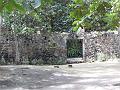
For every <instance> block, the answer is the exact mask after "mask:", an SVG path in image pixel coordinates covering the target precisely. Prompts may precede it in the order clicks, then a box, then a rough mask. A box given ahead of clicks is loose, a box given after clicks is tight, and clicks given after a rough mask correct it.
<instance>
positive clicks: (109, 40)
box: [0, 29, 120, 65]
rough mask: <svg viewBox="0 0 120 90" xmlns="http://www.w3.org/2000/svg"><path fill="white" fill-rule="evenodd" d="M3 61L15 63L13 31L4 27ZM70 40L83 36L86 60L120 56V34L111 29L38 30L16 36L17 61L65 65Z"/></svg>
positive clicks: (0, 45) (0, 49)
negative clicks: (73, 31)
mask: <svg viewBox="0 0 120 90" xmlns="http://www.w3.org/2000/svg"><path fill="white" fill-rule="evenodd" d="M1 32H2V33H1V41H0V64H16V63H15V61H16V60H15V59H16V58H15V57H16V46H15V38H14V36H13V33H11V31H9V30H6V29H5V30H1ZM67 39H83V46H84V47H83V54H84V55H83V57H82V58H83V60H84V61H87V62H92V61H106V60H108V59H110V58H119V56H120V55H119V43H118V41H119V35H118V34H116V33H111V32H91V33H87V32H84V30H81V32H76V33H65V32H63V33H60V32H54V33H49V32H43V31H42V32H39V34H37V33H35V34H21V35H20V34H19V35H17V41H18V51H19V54H20V56H19V58H20V60H19V62H18V64H38V65H39V64H65V63H66V62H67V61H66V60H67V46H66V42H67Z"/></svg>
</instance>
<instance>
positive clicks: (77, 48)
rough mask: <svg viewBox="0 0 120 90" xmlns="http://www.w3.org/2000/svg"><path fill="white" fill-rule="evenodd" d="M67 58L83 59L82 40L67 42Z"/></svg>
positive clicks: (69, 40)
mask: <svg viewBox="0 0 120 90" xmlns="http://www.w3.org/2000/svg"><path fill="white" fill-rule="evenodd" d="M67 57H68V58H82V57H83V39H68V40H67Z"/></svg>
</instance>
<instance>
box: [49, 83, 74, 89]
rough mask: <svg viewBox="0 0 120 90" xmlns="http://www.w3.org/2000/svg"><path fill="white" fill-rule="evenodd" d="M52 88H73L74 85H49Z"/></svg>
mask: <svg viewBox="0 0 120 90" xmlns="http://www.w3.org/2000/svg"><path fill="white" fill-rule="evenodd" d="M50 87H52V88H56V89H57V88H58V89H60V88H61V89H65V88H74V87H75V85H74V84H64V85H59V86H50Z"/></svg>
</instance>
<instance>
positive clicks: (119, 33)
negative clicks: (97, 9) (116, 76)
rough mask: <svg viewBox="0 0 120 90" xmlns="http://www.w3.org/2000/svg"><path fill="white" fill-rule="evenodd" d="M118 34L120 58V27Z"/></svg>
mask: <svg viewBox="0 0 120 90" xmlns="http://www.w3.org/2000/svg"><path fill="white" fill-rule="evenodd" d="M118 35H119V39H118V42H119V47H118V48H119V58H120V27H119V28H118Z"/></svg>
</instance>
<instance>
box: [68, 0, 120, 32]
mask: <svg viewBox="0 0 120 90" xmlns="http://www.w3.org/2000/svg"><path fill="white" fill-rule="evenodd" d="M70 7H71V8H72V11H71V13H70V16H71V17H72V18H74V19H75V21H74V22H73V25H74V28H73V30H74V31H76V30H78V28H79V27H82V28H84V29H85V30H90V31H91V30H99V31H100V30H109V29H115V28H117V27H119V22H120V1H119V0H89V1H86V0H74V2H73V3H72V4H70Z"/></svg>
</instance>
